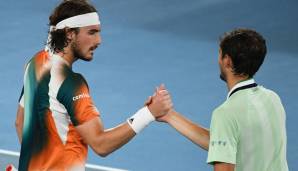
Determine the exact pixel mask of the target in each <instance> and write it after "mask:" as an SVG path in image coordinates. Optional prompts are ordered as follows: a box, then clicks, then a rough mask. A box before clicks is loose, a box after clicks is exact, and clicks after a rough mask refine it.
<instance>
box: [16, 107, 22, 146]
mask: <svg viewBox="0 0 298 171" xmlns="http://www.w3.org/2000/svg"><path fill="white" fill-rule="evenodd" d="M23 124H24V108H23V107H22V106H21V105H18V109H17V116H16V121H15V127H16V131H17V135H18V138H19V142H20V143H21V142H22V132H23Z"/></svg>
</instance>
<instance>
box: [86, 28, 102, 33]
mask: <svg viewBox="0 0 298 171" xmlns="http://www.w3.org/2000/svg"><path fill="white" fill-rule="evenodd" d="M100 31H101V30H100V29H90V30H88V32H94V33H96V32H100Z"/></svg>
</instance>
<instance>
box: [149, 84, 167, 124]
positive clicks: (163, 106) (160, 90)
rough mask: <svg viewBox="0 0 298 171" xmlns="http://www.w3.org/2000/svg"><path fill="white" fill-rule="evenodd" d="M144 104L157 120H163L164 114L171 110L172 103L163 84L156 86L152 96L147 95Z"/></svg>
mask: <svg viewBox="0 0 298 171" xmlns="http://www.w3.org/2000/svg"><path fill="white" fill-rule="evenodd" d="M145 106H148V109H149V111H150V112H151V114H152V115H153V116H154V117H155V118H156V120H157V121H165V118H166V115H168V113H170V111H172V110H173V103H172V99H171V96H170V94H169V92H168V91H167V90H166V88H165V86H164V84H161V85H160V86H159V87H157V88H156V90H155V93H154V94H153V96H149V98H148V99H147V100H146V102H145Z"/></svg>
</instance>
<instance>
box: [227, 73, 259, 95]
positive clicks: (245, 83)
mask: <svg viewBox="0 0 298 171" xmlns="http://www.w3.org/2000/svg"><path fill="white" fill-rule="evenodd" d="M254 83H255V80H254V79H253V78H251V79H248V80H245V81H241V82H239V83H237V84H236V85H234V87H233V88H232V89H231V90H230V91H229V93H228V95H227V99H229V97H230V96H231V93H232V92H233V91H234V90H236V89H237V88H240V87H244V86H247V85H250V84H254Z"/></svg>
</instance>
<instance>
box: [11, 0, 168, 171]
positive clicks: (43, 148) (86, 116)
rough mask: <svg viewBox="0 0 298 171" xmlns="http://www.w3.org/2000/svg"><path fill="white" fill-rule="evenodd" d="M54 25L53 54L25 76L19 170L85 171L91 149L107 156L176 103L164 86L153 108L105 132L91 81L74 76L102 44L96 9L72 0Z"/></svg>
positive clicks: (45, 54) (40, 57) (57, 12)
mask: <svg viewBox="0 0 298 171" xmlns="http://www.w3.org/2000/svg"><path fill="white" fill-rule="evenodd" d="M49 20H50V26H51V29H50V33H49V34H50V36H49V45H48V48H47V50H43V51H40V52H39V53H37V54H36V55H35V56H34V57H33V58H32V59H31V60H30V61H29V62H28V64H27V66H26V70H25V76H24V88H23V91H22V94H21V97H20V101H19V107H18V111H17V118H16V129H17V133H18V137H19V139H20V142H21V154H20V159H19V168H18V170H21V171H26V170H76V171H77V170H84V169H85V162H86V158H87V151H88V145H89V146H90V147H91V148H92V149H93V150H94V151H95V152H96V153H97V154H98V155H100V156H103V157H104V156H107V155H108V154H110V153H112V152H113V151H115V150H117V149H118V148H120V147H121V146H123V145H124V144H126V143H127V142H129V141H130V140H131V139H132V138H133V137H134V136H135V135H136V134H138V133H140V132H141V131H142V130H143V129H144V128H145V127H146V126H147V125H148V124H149V123H151V122H152V121H154V120H155V118H156V117H160V116H163V115H164V114H166V113H167V112H168V111H169V110H170V108H171V107H172V103H171V99H170V96H169V93H168V92H167V91H166V90H165V89H164V87H163V86H160V87H159V88H158V89H157V90H156V92H155V94H156V96H155V97H154V98H153V102H152V103H151V104H150V105H148V106H145V107H142V108H141V109H140V110H138V111H137V112H136V113H135V114H134V115H133V116H131V117H130V118H128V119H127V121H125V122H124V123H122V124H120V125H119V126H116V127H114V128H111V129H104V127H103V123H102V122H101V119H100V112H99V111H98V110H97V108H96V107H95V105H94V103H93V101H92V98H91V94H90V90H89V87H88V84H87V81H86V80H85V79H84V77H83V76H82V75H81V74H79V73H75V72H74V71H73V70H72V64H73V63H74V62H75V61H77V60H78V59H81V60H85V61H91V60H92V58H93V53H94V51H95V49H96V48H97V47H98V46H99V45H100V43H101V37H100V30H101V26H100V21H99V16H98V13H97V11H96V9H95V8H94V6H92V5H91V4H90V3H88V2H87V1H85V0H67V1H63V2H62V3H61V4H59V6H57V7H56V8H55V9H54V11H53V13H52V14H51V16H50V17H49Z"/></svg>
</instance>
